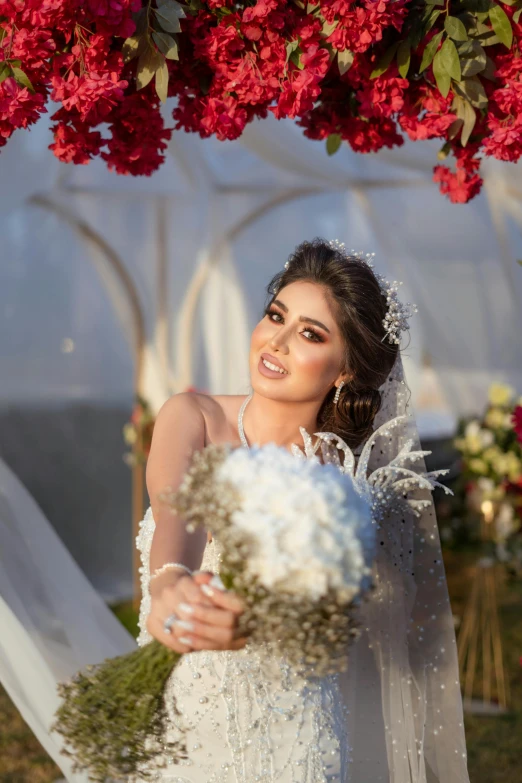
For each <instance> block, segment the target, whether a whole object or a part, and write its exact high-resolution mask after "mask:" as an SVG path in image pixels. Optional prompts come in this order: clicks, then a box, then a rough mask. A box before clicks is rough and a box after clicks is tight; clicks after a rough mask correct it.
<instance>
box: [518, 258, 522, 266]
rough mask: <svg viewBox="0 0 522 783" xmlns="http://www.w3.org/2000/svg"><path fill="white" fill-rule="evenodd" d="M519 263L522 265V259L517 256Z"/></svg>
mask: <svg viewBox="0 0 522 783" xmlns="http://www.w3.org/2000/svg"><path fill="white" fill-rule="evenodd" d="M517 264H520V266H522V259H520V258H517Z"/></svg>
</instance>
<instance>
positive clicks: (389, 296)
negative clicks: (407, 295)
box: [285, 239, 419, 345]
mask: <svg viewBox="0 0 522 783" xmlns="http://www.w3.org/2000/svg"><path fill="white" fill-rule="evenodd" d="M328 244H329V245H330V247H332V248H333V249H334V250H337V252H338V253H341V254H342V255H344V256H345V258H346V259H348V258H357V259H359V260H360V261H363V262H364V263H365V264H366V265H367V266H369V267H370V269H371V270H372V272H373V274H374V275H375V277H376V278H377V280H378V282H379V285H380V288H381V291H382V293H383V294H384V296H385V297H386V301H387V303H388V312H387V313H386V316H385V317H384V320H383V322H382V324H383V326H384V329H385V331H386V334H385V335H384V337H383V338H382V340H381V342H384V340H385V339H386V337H387V338H388V340H389V341H390V342H391V343H396V344H397V345H400V334H401V332H403V331H407V330H408V329H409V328H410V325H409V323H408V318H411V316H412V315H414V313H418V312H419V310H418V307H417V305H415V304H411V303H410V302H406V304H403V303H402V302H400V301H399V298H398V296H397V291H398V290H399V286H400V285H402V282H400V283H399V282H397V280H394V281H393V283H390V281H389V280H386V279H385V278H384V277H383V276H382V275H380V274H379V273H378V272H376V271H375V269H374V267H373V259H374V258H375V253H366V254H363V253H361V252H359V251H356V250H350V252H349V253H348V252H347V250H346V247H345V244H344V242H339V240H338V239H331V240H330V241H329V242H328ZM289 266H290V261H287V262H286V264H285V269H288V267H289Z"/></svg>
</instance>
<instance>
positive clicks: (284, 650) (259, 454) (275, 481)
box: [165, 444, 375, 675]
mask: <svg viewBox="0 0 522 783" xmlns="http://www.w3.org/2000/svg"><path fill="white" fill-rule="evenodd" d="M165 500H166V501H167V503H169V505H170V506H171V508H172V510H173V512H175V513H176V514H179V515H180V516H182V517H183V518H184V519H185V520H186V522H187V524H188V528H189V530H194V529H195V527H196V526H200V525H204V526H205V527H207V528H208V529H209V530H211V531H212V534H213V535H214V536H215V537H216V539H217V541H218V543H219V547H220V550H221V552H222V567H221V578H222V580H223V581H224V583H225V584H226V585H227V587H233V589H234V590H235V591H236V592H237V593H238V594H239V595H240V596H241V597H242V599H243V601H244V603H245V606H246V609H245V612H244V614H243V615H242V616H241V619H240V627H241V628H242V630H243V631H244V632H245V633H246V634H249V636H250V637H251V641H252V642H254V643H264V644H266V643H268V644H272V645H275V646H276V648H278V649H279V652H280V653H281V654H282V655H284V656H285V657H287V658H288V659H289V661H290V663H292V664H293V665H294V666H300V665H304V666H306V667H308V673H309V674H313V675H324V674H326V673H331V672H334V671H339V670H341V669H343V668H344V666H345V664H346V657H347V646H348V644H349V642H350V640H351V639H352V638H353V637H354V636H356V635H357V629H356V626H357V622H356V618H355V614H354V612H353V609H354V608H355V606H356V605H357V604H358V603H359V601H360V600H361V598H362V597H363V596H364V594H365V593H367V592H368V590H369V589H370V587H371V565H372V561H373V557H374V550H375V524H374V521H373V519H372V513H371V505H370V503H369V501H368V499H367V498H365V497H364V496H363V495H361V494H360V493H358V492H357V490H356V488H355V485H354V482H353V480H352V478H351V476H349V475H344V474H343V473H342V472H341V471H340V470H339V468H338V467H336V466H335V465H322V464H320V463H319V461H318V460H317V459H315V460H313V459H310V460H298V459H296V458H295V457H294V456H293V455H292V454H291V453H290V452H289V451H287V450H286V449H284V448H280V447H278V446H275V445H274V444H268V445H266V446H262V447H253V448H251V449H236V450H235V451H231V450H230V449H228V448H227V447H214V446H209V447H207V448H206V449H204V450H203V451H202V452H200V453H199V454H197V455H196V456H195V458H194V461H193V463H192V466H191V468H190V470H189V472H188V473H187V475H186V476H185V478H184V480H183V482H182V484H181V486H180V487H179V489H178V490H177V491H176V492H175V493H173V494H171V495H166V496H165Z"/></svg>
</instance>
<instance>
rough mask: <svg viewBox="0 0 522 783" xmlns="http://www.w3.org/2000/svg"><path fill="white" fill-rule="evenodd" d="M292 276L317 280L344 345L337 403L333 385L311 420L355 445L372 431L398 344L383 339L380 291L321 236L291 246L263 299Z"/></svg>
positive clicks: (359, 265) (353, 259)
mask: <svg viewBox="0 0 522 783" xmlns="http://www.w3.org/2000/svg"><path fill="white" fill-rule="evenodd" d="M297 281H307V282H312V283H317V284H318V285H321V286H323V288H324V289H325V291H326V295H327V297H328V300H329V303H330V306H331V308H332V312H333V315H334V317H335V319H336V322H337V325H338V327H339V329H340V331H341V334H342V336H343V338H344V344H345V347H346V354H345V361H344V365H343V366H342V367H340V368H339V370H340V371H341V370H344V371H347V372H348V376H349V377H348V380H347V381H346V382H345V385H344V386H343V387H342V389H341V393H340V397H339V401H338V403H337V405H334V402H333V399H334V396H335V392H336V389H335V387H334V388H332V389H330V391H329V392H328V394H327V395H326V397H325V399H324V401H323V404H322V406H321V408H320V410H319V414H318V417H317V424H318V426H319V428H320V430H321V431H322V432H334V433H335V434H336V435H339V436H340V437H341V438H342V439H343V440H344V441H345V442H346V443H347V444H348V446H350V448H352V449H355V448H356V447H357V446H359V445H360V444H361V443H362V442H363V441H365V440H366V439H367V438H368V437H369V436H370V435H371V433H372V432H373V421H374V419H375V416H376V415H377V413H378V412H379V409H380V407H381V394H380V392H379V387H380V386H382V385H383V383H384V382H385V381H386V378H387V377H388V375H389V374H390V372H391V370H392V367H393V364H394V362H395V359H396V357H397V353H398V350H399V346H398V345H396V344H394V343H390V342H389V341H388V338H387V337H386V339H384V341H383V338H385V334H386V333H385V330H384V326H383V320H384V317H385V315H386V311H387V303H386V297H385V296H384V295H383V293H382V291H381V287H380V285H379V281H378V280H377V278H376V277H375V275H374V273H373V272H372V269H371V268H370V267H369V266H368V264H366V263H365V262H364V261H363V260H361V259H360V258H358V257H357V256H351V255H347V254H346V253H345V252H344V251H342V250H340V249H339V248H336V247H335V246H333V245H330V243H329V242H327V241H325V240H324V239H321V238H316V239H313V240H312V241H311V242H302V243H301V244H300V245H298V246H297V247H296V249H295V250H294V252H293V253H292V254H291V255H290V256H289V259H288V267H287V268H286V269H284V270H283V271H282V272H278V273H277V274H276V275H275V276H274V277H273V278H272V280H271V281H270V283H269V285H268V289H267V290H268V293H269V295H270V300H269V301H272V300H273V299H274V297H275V296H276V294H277V292H278V291H280V290H281V288H284V287H285V286H287V285H290V283H295V282H297ZM350 375H351V376H352V377H351V378H350Z"/></svg>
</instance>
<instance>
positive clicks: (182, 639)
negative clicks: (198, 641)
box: [178, 636, 192, 647]
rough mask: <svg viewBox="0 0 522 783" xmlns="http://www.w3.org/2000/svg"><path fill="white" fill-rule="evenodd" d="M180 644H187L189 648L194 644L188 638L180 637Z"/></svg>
mask: <svg viewBox="0 0 522 783" xmlns="http://www.w3.org/2000/svg"><path fill="white" fill-rule="evenodd" d="M178 642H181V644H186V645H187V647H190V645H191V644H192V642H191V641H190V639H187V637H186V636H180V637H179V639H178Z"/></svg>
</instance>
